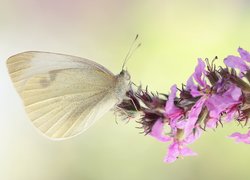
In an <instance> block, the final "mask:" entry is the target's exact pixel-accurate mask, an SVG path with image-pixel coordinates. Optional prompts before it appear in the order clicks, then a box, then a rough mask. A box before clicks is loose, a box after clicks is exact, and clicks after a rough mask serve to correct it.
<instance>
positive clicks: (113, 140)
mask: <svg viewBox="0 0 250 180" xmlns="http://www.w3.org/2000/svg"><path fill="white" fill-rule="evenodd" d="M249 20H250V2H249V1H247V0H221V1H218V0H211V1H204V0H200V1H194V0H191V1H178V0H177V1H174V0H172V1H170V0H169V1H168V0H165V1H164V0H154V1H148V0H141V1H125V0H124V1H122V0H116V1H115V0H107V1H98V0H92V1H91V0H89V1H80V0H72V1H70V0H22V1H18V0H1V2H0V63H1V64H0V142H1V145H0V179H1V180H44V179H46V180H68V179H74V180H118V179H119V180H128V179H129V180H140V179H142V180H152V179H157V180H167V179H169V180H189V179H192V180H200V179H202V180H211V179H213V180H217V179H218V180H221V179H226V180H234V179H240V180H241V179H242V180H245V179H250V174H249V162H250V146H249V145H245V144H235V143H234V142H233V140H231V139H228V138H227V136H228V135H230V134H231V133H232V132H235V131H241V132H246V131H247V128H241V127H240V126H238V124H237V123H231V124H229V125H225V126H224V128H221V127H219V128H218V129H216V130H214V131H213V130H209V131H207V132H205V133H204V134H203V136H202V137H201V138H200V139H199V140H198V141H197V142H196V143H195V144H193V145H191V148H192V149H193V150H194V151H196V152H198V154H199V155H198V156H196V157H188V158H185V159H183V160H182V159H181V160H178V161H177V162H175V163H173V164H165V163H163V157H164V156H165V154H166V150H167V145H168V144H164V143H160V142H157V141H156V140H154V139H153V138H151V137H147V136H146V137H145V136H143V135H141V134H139V132H140V130H139V129H136V128H135V127H137V126H138V125H137V124H136V123H135V122H134V121H133V120H132V121H131V122H130V123H128V124H126V123H124V122H121V121H119V120H118V125H117V124H116V123H115V116H114V115H113V113H108V114H107V115H105V116H104V117H103V118H102V119H101V120H100V121H98V122H97V123H96V124H95V125H94V126H93V127H92V128H90V129H89V130H88V131H86V132H85V133H84V134H82V135H80V136H78V137H75V138H73V139H70V140H66V141H62V142H58V141H50V140H48V139H46V138H44V137H42V136H40V135H39V134H38V133H37V132H36V130H34V128H33V127H32V126H31V124H30V123H29V120H28V118H27V116H26V114H25V112H24V110H23V106H22V103H21V100H20V98H19V97H18V95H17V93H16V91H15V90H14V88H13V86H12V83H11V81H10V79H9V77H8V73H7V69H6V66H5V60H6V59H7V58H8V57H9V56H11V55H13V54H16V53H19V52H22V51H27V50H42V51H51V52H60V53H65V54H71V55H76V56H81V57H85V58H88V59H92V60H94V61H96V62H98V63H100V64H102V65H104V66H105V67H107V68H108V69H110V70H111V71H112V72H114V73H115V74H116V73H118V72H119V71H120V70H121V65H122V62H123V59H124V56H125V55H126V52H127V50H128V48H129V47H130V44H131V42H132V40H133V38H134V36H135V34H137V33H138V34H139V35H140V38H139V39H140V41H141V42H142V47H141V48H139V49H138V50H137V51H136V52H135V54H134V56H133V57H132V58H131V59H130V61H129V63H128V64H127V67H128V70H129V72H130V74H131V77H132V81H133V82H135V83H136V84H139V83H141V84H142V85H144V86H146V85H148V86H149V89H150V90H152V91H158V92H163V93H169V89H170V87H171V85H172V84H175V83H176V84H177V85H178V86H180V85H181V83H185V81H186V80H187V78H188V77H189V76H190V74H191V73H192V72H193V70H194V67H195V65H196V62H197V58H198V57H201V58H206V57H207V58H210V59H212V58H213V57H214V56H216V55H217V56H218V57H219V58H220V59H219V60H218V61H217V64H222V60H223V58H225V57H226V55H229V54H237V48H238V47H239V46H241V47H243V48H245V49H248V50H250V35H249V34H250V33H249V32H250V23H249V22H250V21H249Z"/></svg>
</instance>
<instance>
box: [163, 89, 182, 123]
mask: <svg viewBox="0 0 250 180" xmlns="http://www.w3.org/2000/svg"><path fill="white" fill-rule="evenodd" d="M176 92H177V87H176V85H173V86H172V87H171V93H170V94H169V96H168V101H167V103H166V106H165V115H166V116H167V118H169V119H170V120H176V119H180V118H181V117H182V116H183V110H182V109H181V108H178V107H176V106H175V104H174V99H175V97H176Z"/></svg>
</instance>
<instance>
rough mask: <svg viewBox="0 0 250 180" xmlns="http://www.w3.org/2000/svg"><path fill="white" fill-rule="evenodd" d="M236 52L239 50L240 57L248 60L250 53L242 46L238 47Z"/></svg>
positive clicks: (249, 59)
mask: <svg viewBox="0 0 250 180" xmlns="http://www.w3.org/2000/svg"><path fill="white" fill-rule="evenodd" d="M238 52H239V54H240V57H241V58H242V59H244V60H246V61H247V62H250V53H249V52H248V51H246V50H244V49H243V48H241V47H239V48H238Z"/></svg>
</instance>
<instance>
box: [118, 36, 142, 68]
mask: <svg viewBox="0 0 250 180" xmlns="http://www.w3.org/2000/svg"><path fill="white" fill-rule="evenodd" d="M138 37H139V35H138V34H137V35H136V36H135V39H134V41H133V42H132V44H131V46H130V48H129V50H128V53H127V55H126V57H125V59H124V61H123V64H122V70H123V69H124V67H125V65H126V64H127V62H128V60H129V59H130V58H131V57H132V55H133V53H134V52H135V50H136V49H138V48H139V47H140V46H141V43H140V44H138V45H137V46H136V47H135V48H133V47H134V45H135V43H136V41H137V39H138Z"/></svg>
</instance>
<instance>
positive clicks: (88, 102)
mask: <svg viewBox="0 0 250 180" xmlns="http://www.w3.org/2000/svg"><path fill="white" fill-rule="evenodd" d="M7 66H8V69H9V73H10V76H11V78H12V81H13V82H14V85H15V87H16V89H17V91H18V93H19V94H20V96H21V98H22V99H23V102H24V105H25V109H26V112H27V113H28V115H29V117H30V119H31V122H32V123H33V124H34V125H35V127H37V128H38V129H39V130H40V131H41V132H42V133H43V134H45V135H47V136H48V137H50V138H54V139H63V138H69V137H72V136H75V135H77V134H79V133H81V132H83V131H84V130H86V129H87V128H88V127H90V126H91V125H92V124H93V123H94V122H95V121H96V120H97V119H98V118H100V117H101V116H102V115H103V114H104V113H105V112H107V111H108V110H110V109H111V108H112V107H113V106H114V105H115V104H116V103H117V98H116V97H115V94H114V93H113V88H114V84H115V76H114V75H113V74H112V73H111V72H110V71H108V70H107V69H106V68H104V67H103V66H101V65H99V64H97V63H94V62H93V61H90V60H86V59H83V58H79V57H74V56H68V55H62V54H55V53H46V52H25V53H21V54H17V55H15V56H12V57H11V58H9V59H8V61H7Z"/></svg>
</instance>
